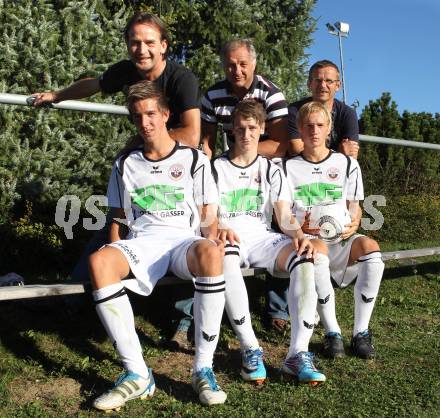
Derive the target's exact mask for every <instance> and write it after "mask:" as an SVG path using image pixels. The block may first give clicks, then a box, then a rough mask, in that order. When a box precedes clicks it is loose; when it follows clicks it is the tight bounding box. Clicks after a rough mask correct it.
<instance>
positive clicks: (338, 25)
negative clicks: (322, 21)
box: [335, 22, 350, 35]
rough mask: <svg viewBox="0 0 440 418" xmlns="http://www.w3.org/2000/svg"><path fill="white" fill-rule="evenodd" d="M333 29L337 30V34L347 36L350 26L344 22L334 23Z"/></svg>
mask: <svg viewBox="0 0 440 418" xmlns="http://www.w3.org/2000/svg"><path fill="white" fill-rule="evenodd" d="M335 27H336V29H338V30H339V32H341V33H342V34H345V35H348V32H349V31H350V25H349V24H348V23H345V22H336V23H335Z"/></svg>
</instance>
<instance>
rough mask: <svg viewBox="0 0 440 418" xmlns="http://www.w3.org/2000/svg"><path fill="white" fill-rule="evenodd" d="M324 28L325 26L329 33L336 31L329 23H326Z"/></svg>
mask: <svg viewBox="0 0 440 418" xmlns="http://www.w3.org/2000/svg"><path fill="white" fill-rule="evenodd" d="M325 26H327V29H328V30H329V31H335V30H336V28H335V27H334V26H333V25H332V24H330V23H326V24H325Z"/></svg>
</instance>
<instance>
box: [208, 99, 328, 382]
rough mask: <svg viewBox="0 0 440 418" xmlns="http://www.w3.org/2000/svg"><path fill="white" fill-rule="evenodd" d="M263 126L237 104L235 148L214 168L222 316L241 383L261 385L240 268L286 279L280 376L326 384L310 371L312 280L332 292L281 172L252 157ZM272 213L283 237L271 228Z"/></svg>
mask: <svg viewBox="0 0 440 418" xmlns="http://www.w3.org/2000/svg"><path fill="white" fill-rule="evenodd" d="M265 120H266V115H265V112H264V109H263V107H262V106H261V105H260V104H259V103H258V102H256V101H253V100H245V101H242V102H240V103H239V104H237V106H236V108H235V110H234V111H233V114H232V123H233V133H234V136H235V143H234V146H233V148H232V149H230V150H229V151H228V152H226V153H225V154H223V155H222V156H220V157H218V158H217V159H215V160H214V161H213V175H214V178H215V180H216V183H217V187H218V190H219V194H220V205H219V218H220V219H219V231H220V234H219V238H220V239H221V240H223V241H224V242H225V258H224V267H223V268H224V277H225V281H226V310H227V313H228V316H229V319H230V321H231V324H232V326H233V328H234V330H235V332H236V334H237V336H238V338H239V340H240V344H241V350H242V370H241V375H242V377H243V378H244V379H245V380H249V381H263V380H264V379H265V377H266V371H265V368H264V364H263V352H262V349H261V347H260V345H259V343H258V341H257V339H256V337H255V334H254V332H253V329H252V325H251V320H250V314H249V303H248V296H247V292H246V287H245V284H244V281H243V277H242V274H241V270H240V266H241V267H249V266H251V267H264V268H266V269H267V270H268V271H269V272H270V274H272V275H274V276H278V277H290V289H289V309H290V317H291V321H292V327H291V329H292V334H291V341H290V348H289V352H288V355H287V357H286V361H285V362H284V365H283V372H284V373H285V374H288V375H290V376H294V377H296V378H297V379H298V380H299V381H300V382H302V383H312V384H316V383H319V382H323V381H325V376H324V375H323V374H322V373H320V372H318V371H317V370H316V368H315V366H314V365H313V355H312V353H310V352H308V344H309V340H310V338H311V335H312V333H313V324H314V316H315V311H316V303H317V294H316V290H315V277H316V276H318V277H319V278H320V280H321V281H322V280H327V281H328V284H329V285H330V274H329V270H328V259H327V256H326V255H325V254H326V252H327V249H326V246H325V244H324V243H322V242H321V241H318V240H316V241H315V244H314V246H312V244H311V242H310V241H309V239H307V238H306V237H305V236H304V234H303V232H302V231H301V228H300V227H299V225H298V223H297V222H296V220H295V218H294V217H293V216H292V213H291V199H290V194H289V189H288V186H287V183H286V179H285V176H284V174H283V172H282V169H281V168H280V167H278V166H277V165H275V164H273V163H272V162H271V161H270V160H268V159H267V158H264V157H261V156H259V155H258V154H257V148H258V140H259V138H260V135H261V133H262V132H264V121H265ZM273 210H275V214H276V217H277V220H278V222H279V224H280V225H281V228H282V230H283V231H284V234H281V233H276V232H274V231H273V230H271V228H270V225H271V221H272V213H273ZM318 251H319V252H318ZM312 257H313V258H314V260H315V264H314V261H313V258H312Z"/></svg>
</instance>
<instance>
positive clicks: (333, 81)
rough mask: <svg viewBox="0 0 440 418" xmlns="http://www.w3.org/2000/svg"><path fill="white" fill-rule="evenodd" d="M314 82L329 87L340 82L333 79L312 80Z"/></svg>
mask: <svg viewBox="0 0 440 418" xmlns="http://www.w3.org/2000/svg"><path fill="white" fill-rule="evenodd" d="M312 81H313V82H314V83H317V84H321V83H325V84H327V86H331V85H332V84H334V83H337V82H338V81H339V80H332V79H331V78H326V79H324V78H312Z"/></svg>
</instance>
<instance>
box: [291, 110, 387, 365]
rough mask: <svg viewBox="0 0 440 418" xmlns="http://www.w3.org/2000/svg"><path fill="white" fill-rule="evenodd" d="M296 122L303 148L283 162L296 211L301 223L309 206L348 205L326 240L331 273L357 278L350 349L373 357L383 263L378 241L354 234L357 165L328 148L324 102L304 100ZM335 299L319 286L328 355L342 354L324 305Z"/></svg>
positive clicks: (359, 186) (360, 194)
mask: <svg viewBox="0 0 440 418" xmlns="http://www.w3.org/2000/svg"><path fill="white" fill-rule="evenodd" d="M297 126H298V127H299V130H300V133H301V138H302V140H303V142H304V151H303V152H302V153H301V154H300V155H298V156H296V157H293V158H291V159H288V160H286V161H285V162H284V169H285V174H286V175H287V179H288V182H289V186H290V187H291V190H292V195H293V200H294V213H295V215H296V216H297V219H298V221H299V222H300V223H301V222H303V220H304V219H305V218H306V217H307V216H308V215H309V214H310V213H312V214H313V211H316V210H328V209H324V206H325V205H336V206H335V209H336V210H337V213H338V214H342V213H344V211H345V212H346V211H347V209H350V211H349V212H350V214H351V222H350V221H349V220H348V223H347V224H346V225H345V229H344V230H343V232H342V234H341V238H342V240H341V241H340V242H338V241H335V242H329V243H328V256H329V259H330V273H331V275H332V277H333V279H334V281H335V282H336V283H337V285H338V286H339V287H346V286H348V285H349V284H350V283H351V282H352V281H353V280H355V278H356V277H357V280H356V283H355V285H354V301H355V312H354V328H353V336H352V339H351V349H352V352H353V353H354V354H355V355H356V356H358V357H361V358H364V359H369V358H373V357H374V355H375V351H374V347H373V345H372V341H371V332H370V331H369V329H368V325H369V322H370V318H371V315H372V312H373V308H374V303H375V301H376V297H377V294H378V292H379V286H380V282H381V279H382V274H383V270H384V264H383V261H382V256H381V252H380V248H379V245H378V244H377V242H376V241H375V240H373V239H371V238H368V237H366V236H364V235H361V234H356V231H357V228H358V227H359V223H360V215H361V211H360V208H359V201H360V200H363V198H364V191H363V183H362V175H361V170H360V167H359V164H358V162H357V161H356V160H355V159H353V158H352V157H348V156H345V155H343V154H341V153H338V152H334V151H332V150H330V149H328V148H327V146H326V140H327V137H328V135H329V133H330V127H331V114H330V112H329V111H328V110H327V108H326V107H325V106H323V105H322V104H320V103H319V102H309V103H306V104H304V105H303V106H302V107H301V108H300V110H299V112H298V115H297ZM319 207H320V208H319ZM311 221H312V222H313V219H311ZM310 226H311V227H312V229H310V230H307V229H306V228H304V226H303V229H304V231H305V232H306V233H310V234H316V233H317V231H318V230H317V229H316V228H314V227H315V226H316V225H312V223H311V224H310ZM323 290H325V289H323ZM334 304H335V296H334V290H333V288H331V289H328V290H325V292H321V293H320V291H319V290H318V313H319V315H320V316H321V320H322V323H323V325H324V328H325V332H326V336H325V341H324V351H325V354H326V355H327V356H328V357H331V358H334V357H342V356H344V344H343V340H342V336H341V329H340V328H339V326H338V323H337V321H336V317H335V316H334V315H333V312H334V309H333V308H332V309H328V306H329V305H334Z"/></svg>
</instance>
